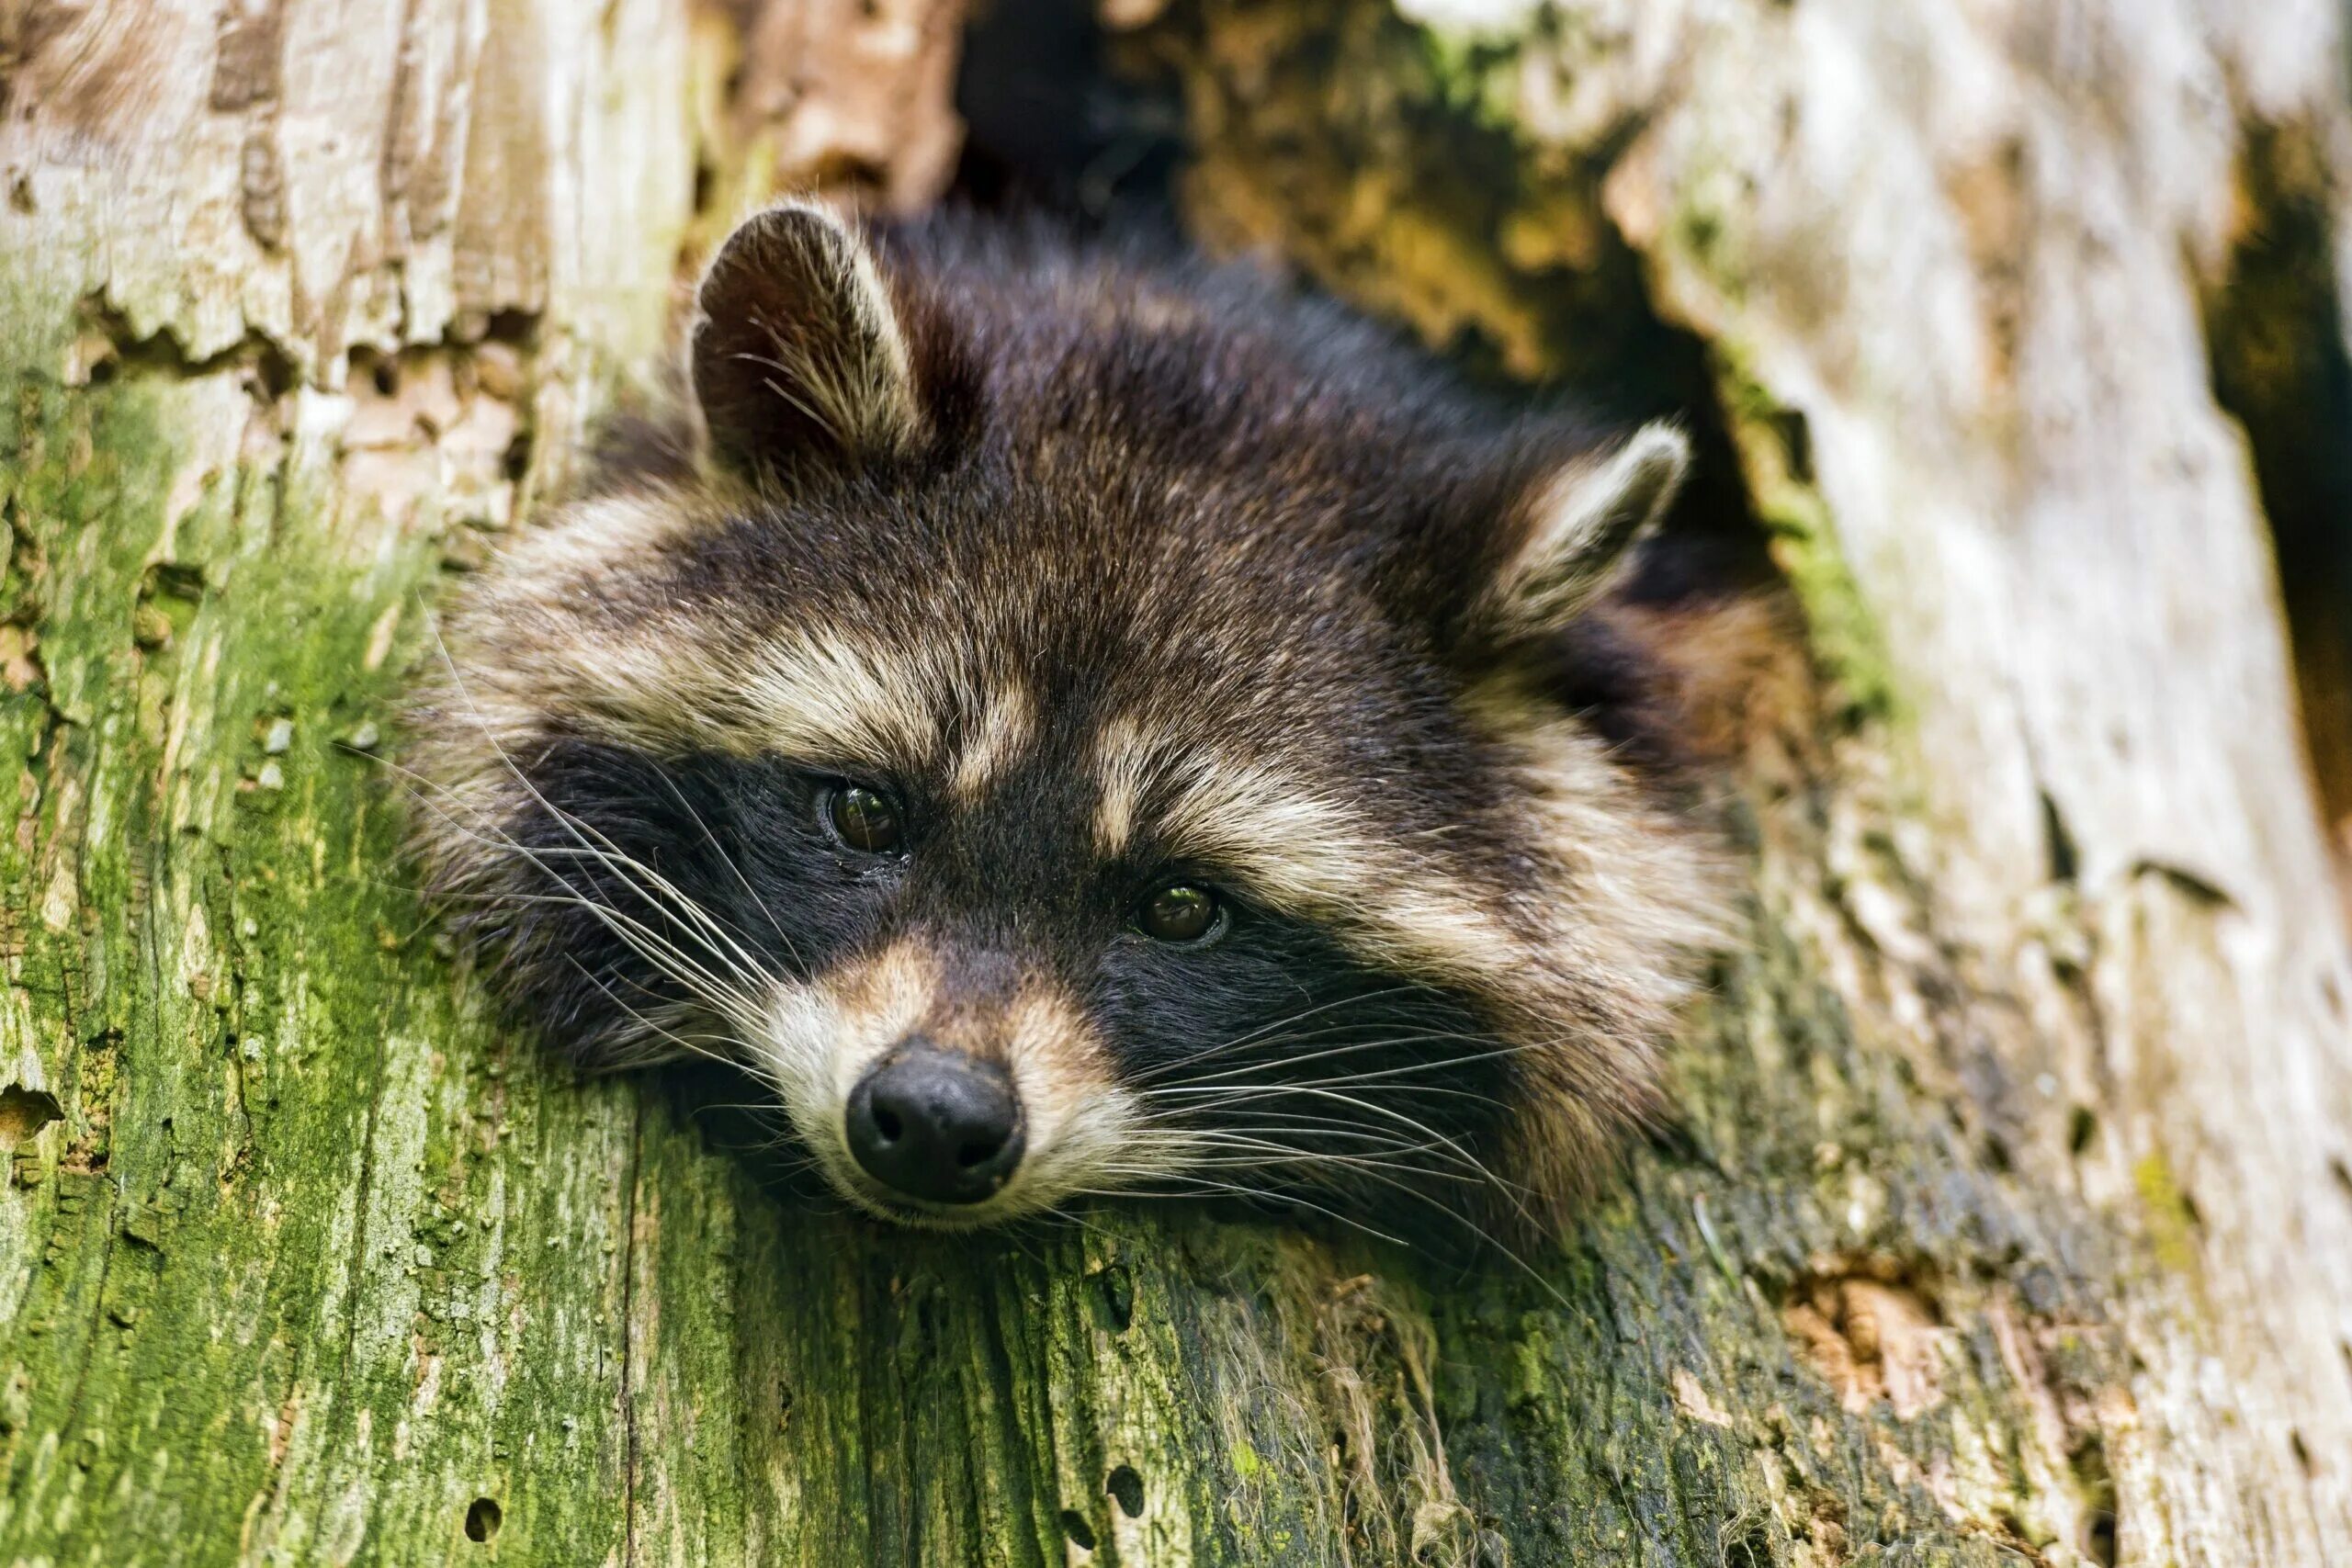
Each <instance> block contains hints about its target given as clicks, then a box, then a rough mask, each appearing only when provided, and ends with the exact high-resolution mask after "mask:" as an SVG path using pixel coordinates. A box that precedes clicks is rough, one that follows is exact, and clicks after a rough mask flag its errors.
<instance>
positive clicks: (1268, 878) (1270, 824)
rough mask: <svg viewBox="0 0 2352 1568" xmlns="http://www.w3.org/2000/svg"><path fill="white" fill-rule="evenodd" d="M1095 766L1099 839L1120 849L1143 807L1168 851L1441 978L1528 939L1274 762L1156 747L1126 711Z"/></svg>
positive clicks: (1483, 967) (1479, 974)
mask: <svg viewBox="0 0 2352 1568" xmlns="http://www.w3.org/2000/svg"><path fill="white" fill-rule="evenodd" d="M1094 772H1095V776H1096V780H1097V784H1098V788H1099V790H1100V794H1099V795H1098V796H1097V799H1096V805H1095V814H1094V833H1095V841H1096V843H1097V845H1098V846H1099V847H1101V848H1102V849H1103V851H1104V852H1106V853H1117V852H1123V851H1125V849H1126V848H1127V846H1128V844H1129V843H1130V842H1131V840H1134V839H1135V838H1136V835H1137V833H1138V831H1139V829H1140V828H1142V827H1143V826H1146V823H1145V818H1146V816H1147V815H1148V830H1149V832H1150V834H1151V835H1152V837H1153V839H1154V841H1155V843H1156V844H1157V845H1158V847H1159V849H1160V850H1161V852H1163V853H1164V854H1165V855H1166V856H1167V857H1168V858H1170V859H1175V860H1187V861H1196V862H1200V863H1204V864H1207V865H1210V866H1216V867H1222V868H1225V869H1226V870H1227V871H1228V873H1229V874H1232V875H1234V876H1236V877H1237V878H1238V880H1239V881H1240V882H1241V883H1243V884H1244V888H1243V890H1244V891H1247V892H1250V893H1252V894H1255V895H1256V896H1258V897H1261V898H1263V899H1265V900H1266V901H1267V902H1268V903H1270V904H1272V905H1273V906H1275V907H1276V908H1281V909H1283V910H1285V911H1287V912H1290V913H1294V914H1299V915H1303V916H1306V917H1308V918H1310V919H1326V920H1329V921H1331V922H1332V923H1333V924H1334V925H1335V926H1337V927H1339V928H1340V930H1342V931H1345V932H1347V933H1348V934H1349V935H1350V936H1351V938H1352V940H1353V944H1354V945H1356V946H1358V947H1359V948H1362V949H1364V950H1367V951H1369V952H1372V953H1376V954H1378V955H1380V956H1382V957H1384V958H1388V959H1394V960H1397V961H1400V962H1403V963H1405V964H1407V965H1408V966H1409V967H1411V968H1414V969H1416V970H1419V971H1422V972H1425V973H1430V974H1433V975H1436V976H1452V977H1455V978H1464V979H1480V978H1486V977H1488V976H1492V975H1493V974H1494V973H1495V972H1496V970H1497V969H1498V967H1505V966H1508V965H1509V964H1510V963H1511V959H1510V954H1511V953H1514V952H1515V951H1517V950H1518V949H1519V948H1520V947H1521V945H1523V938H1521V937H1520V936H1519V935H1518V934H1517V933H1515V932H1512V931H1508V930H1507V929H1505V927H1504V926H1503V925H1502V923H1501V922H1500V921H1499V920H1498V919H1497V918H1496V917H1495V916H1494V914H1492V913H1491V912H1490V911H1489V910H1487V908H1483V907H1482V906H1481V905H1480V904H1479V903H1477V902H1476V901H1473V900H1471V899H1467V898H1463V897H1454V896H1452V895H1451V894H1449V892H1448V891H1447V889H1446V884H1447V883H1448V882H1449V881H1450V880H1451V879H1450V878H1449V877H1448V876H1447V874H1446V873H1445V871H1444V869H1443V868H1442V866H1440V865H1437V864H1434V863H1431V862H1430V860H1429V859H1428V858H1427V857H1425V856H1423V855H1421V854H1419V853H1415V852H1411V851H1409V850H1407V849H1404V848H1402V847H1400V846H1397V845H1395V844H1394V843H1388V842H1384V841H1383V840H1382V838H1381V836H1380V835H1379V834H1377V833H1376V832H1375V831H1374V829H1373V826H1372V824H1371V823H1370V822H1369V821H1367V820H1366V819H1365V818H1364V817H1363V813H1362V812H1361V811H1360V810H1358V809H1356V808H1355V807H1351V806H1348V805H1346V804H1344V803H1342V802H1340V801H1339V800H1336V799H1333V798H1329V797H1328V796H1326V795H1318V794H1317V793H1315V792H1313V791H1312V790H1310V789H1308V788H1306V787H1305V786H1302V785H1301V784H1298V783H1297V782H1295V780H1293V779H1290V778H1286V777H1283V775H1281V774H1280V773H1276V772H1274V771H1273V770H1272V769H1271V768H1268V767H1265V766H1262V765H1260V764H1256V763H1250V762H1240V761H1230V760H1227V759H1226V758H1223V757H1220V756H1218V755H1216V753H1215V752H1213V751H1211V750H1206V749H1204V748H1201V747H1198V746H1186V745H1183V744H1182V743H1181V742H1171V741H1164V740H1163V741H1159V742H1156V743H1155V741H1153V740H1151V739H1147V738H1146V736H1145V734H1144V732H1143V731H1142V729H1141V728H1139V727H1138V726H1137V725H1136V723H1135V722H1134V721H1133V720H1131V719H1126V718H1121V719H1118V720H1115V721H1114V722H1113V723H1111V724H1109V725H1106V726H1105V727H1104V728H1103V733H1102V736H1101V738H1100V739H1098V741H1097V743H1096V747H1095V764H1094ZM1155 784H1157V787H1156V788H1155V787H1154V785H1155ZM1154 795H1158V796H1160V797H1161V798H1157V799H1155V798H1152V797H1153V796H1154Z"/></svg>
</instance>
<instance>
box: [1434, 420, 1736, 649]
mask: <svg viewBox="0 0 2352 1568" xmlns="http://www.w3.org/2000/svg"><path fill="white" fill-rule="evenodd" d="M1690 467H1691V438H1690V437H1689V436H1687V435H1684V434H1682V432H1681V431H1679V430H1678V429H1676V428H1675V427H1674V426H1673V425H1671V424H1668V423H1664V422H1662V421H1660V422H1654V423H1649V424H1645V425H1644V426H1642V428H1641V429H1639V430H1637V431H1635V432H1634V434H1633V436H1632V437H1631V438H1630V439H1628V440H1627V441H1625V442H1624V443H1623V445H1621V446H1618V447H1617V448H1616V449H1615V450H1613V451H1609V452H1604V453H1602V454H1600V456H1599V457H1592V458H1586V459H1584V460H1581V461H1578V462H1575V463H1572V464H1570V465H1569V466H1568V467H1567V468H1564V469H1562V470H1561V471H1560V472H1558V473H1556V474H1554V475H1553V476H1552V477H1551V478H1550V479H1546V480H1544V482H1543V483H1542V484H1540V485H1538V486H1536V487H1535V489H1534V491H1532V494H1531V495H1530V496H1529V497H1528V499H1527V502H1525V507H1524V513H1523V521H1522V522H1521V525H1520V530H1521V531H1520V534H1519V536H1518V537H1517V539H1516V540H1515V541H1514V542H1513V543H1512V545H1511V546H1510V548H1509V550H1508V553H1507V554H1506V555H1505V557H1504V558H1503V560H1502V563H1501V565H1500V567H1499V568H1498V570H1496V572H1495V574H1494V576H1493V578H1492V579H1491V580H1490V581H1488V583H1487V590H1486V592H1485V593H1484V594H1483V595H1482V596H1481V598H1480V602H1479V604H1478V607H1477V611H1476V616H1475V619H1476V623H1477V625H1478V626H1479V629H1480V630H1482V631H1483V632H1484V633H1485V634H1486V635H1487V637H1491V638H1493V639H1495V640H1498V641H1503V642H1509V641H1513V640H1517V639H1520V638H1523V637H1535V636H1540V635H1542V634H1543V633H1544V632H1549V631H1556V630H1558V629H1559V628H1560V627H1562V626H1566V624H1567V623H1568V622H1569V621H1571V620H1573V619H1575V618H1576V616H1577V614H1578V613H1579V612H1580V611H1582V610H1583V609H1584V608H1585V606H1587V605H1588V604H1591V603H1592V602H1593V601H1594V600H1595V599H1597V598H1599V597H1600V595H1601V594H1602V593H1604V592H1607V591H1608V589H1609V588H1610V586H1611V584H1612V583H1614V582H1615V581H1617V578H1618V576H1619V574H1620V573H1621V572H1622V571H1623V570H1624V568H1625V566H1626V565H1627V563H1628V562H1630V561H1631V559H1632V558H1633V553H1634V546H1636V545H1638V544H1640V543H1641V541H1642V540H1643V538H1644V537H1645V536H1647V535H1648V533H1649V531H1650V530H1651V529H1652V528H1654V527H1656V526H1657V523H1658V520H1659V519H1660V518H1662V517H1664V516H1665V515H1666V510H1667V508H1668V506H1669V505H1670V504H1672V502H1673V501H1674V496H1675V492H1676V491H1679V490H1680V489H1681V487H1682V476H1683V475H1684V473H1686V472H1687V471H1688V470H1689V468H1690Z"/></svg>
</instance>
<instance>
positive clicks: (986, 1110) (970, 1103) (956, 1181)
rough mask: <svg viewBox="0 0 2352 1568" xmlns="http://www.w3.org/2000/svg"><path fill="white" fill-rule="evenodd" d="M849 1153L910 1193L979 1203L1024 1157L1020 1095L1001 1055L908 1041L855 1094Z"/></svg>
mask: <svg viewBox="0 0 2352 1568" xmlns="http://www.w3.org/2000/svg"><path fill="white" fill-rule="evenodd" d="M848 1131H849V1152H850V1153H851V1154H852V1155H853V1156H855V1157H856V1159H857V1163H858V1164H860V1165H862V1166H864V1167H865V1170H866V1174H868V1175H869V1176H872V1177H873V1178H874V1179H876V1180H877V1181H879V1182H881V1183H882V1184H883V1185H884V1186H886V1187H888V1188H891V1189H892V1190H896V1191H899V1192H903V1193H905V1194H906V1195H907V1196H908V1197H910V1198H921V1199H922V1200H924V1201H927V1202H933V1203H977V1202H978V1201H980V1200H981V1199H983V1198H986V1197H988V1196H989V1194H990V1193H992V1192H994V1191H995V1190H997V1189H998V1188H1000V1187H1002V1186H1003V1185H1004V1184H1005V1181H1006V1179H1009V1178H1010V1177H1011V1176H1012V1168H1013V1167H1015V1166H1017V1165H1019V1164H1020V1163H1021V1150H1022V1145H1023V1141H1024V1138H1023V1130H1022V1125H1021V1101H1020V1100H1019V1098H1018V1097H1016V1096H1015V1095H1014V1094H1013V1092H1012V1080H1011V1079H1010V1078H1008V1077H1006V1076H1005V1072H1004V1069H1003V1068H1002V1067H1000V1066H997V1065H996V1064H995V1063H994V1062H983V1061H981V1060H980V1059H979V1058H978V1057H976V1056H967V1055H964V1054H963V1053H962V1052H960V1051H943V1050H940V1049H939V1048H938V1047H936V1046H933V1045H927V1044H920V1043H918V1044H911V1045H905V1046H901V1047H900V1048H899V1049H898V1050H896V1051H894V1052H892V1053H891V1054H890V1055H888V1056H886V1057H884V1058H883V1059H882V1061H881V1062H880V1063H878V1064H877V1065H876V1066H875V1067H874V1069H873V1070H872V1071H870V1072H868V1073H867V1074H866V1075H865V1077H864V1078H863V1079H861V1080H860V1081H859V1083H858V1086H857V1088H856V1089H853V1090H851V1091H850V1097H849V1128H848Z"/></svg>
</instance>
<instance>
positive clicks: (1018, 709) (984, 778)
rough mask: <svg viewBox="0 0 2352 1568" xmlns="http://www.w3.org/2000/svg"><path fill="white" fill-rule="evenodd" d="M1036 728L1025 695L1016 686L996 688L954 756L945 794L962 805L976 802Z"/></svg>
mask: <svg viewBox="0 0 2352 1568" xmlns="http://www.w3.org/2000/svg"><path fill="white" fill-rule="evenodd" d="M1036 728H1037V725H1036V710H1035V705H1034V704H1032V703H1031V702H1030V700H1029V694H1028V693H1027V692H1025V691H1023V689H1022V688H1021V687H1019V686H1014V685H1004V686H1000V687H998V688H997V689H996V690H995V691H994V692H992V693H991V694H989V701H988V705H987V706H986V707H984V708H982V709H981V710H980V715H979V717H978V721H977V722H976V723H974V724H973V725H972V726H971V727H970V728H969V731H968V733H967V737H966V739H965V741H964V745H963V749H962V750H960V751H958V752H957V753H956V764H955V768H954V770H953V771H952V772H951V773H949V775H948V784H947V788H948V793H949V794H950V795H952V796H954V797H955V798H956V800H958V801H960V802H962V803H964V804H965V805H970V804H971V803H972V802H974V801H977V800H978V799H979V798H980V797H981V796H982V795H985V794H987V793H988V790H989V786H990V785H991V784H994V783H995V782H996V780H997V778H998V776H999V775H1000V774H1001V773H1003V772H1004V770H1005V769H1006V768H1007V767H1009V766H1010V765H1011V764H1012V760H1013V758H1014V757H1015V756H1016V755H1018V754H1019V752H1020V751H1021V750H1022V749H1023V747H1025V746H1027V745H1028V744H1029V742H1030V740H1031V739H1033V738H1034V737H1035V734H1036Z"/></svg>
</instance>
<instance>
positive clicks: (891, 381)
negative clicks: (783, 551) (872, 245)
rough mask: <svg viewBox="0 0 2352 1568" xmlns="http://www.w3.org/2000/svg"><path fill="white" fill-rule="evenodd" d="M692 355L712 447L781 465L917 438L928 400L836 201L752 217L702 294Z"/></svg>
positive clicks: (902, 445) (833, 458)
mask: <svg viewBox="0 0 2352 1568" xmlns="http://www.w3.org/2000/svg"><path fill="white" fill-rule="evenodd" d="M695 305H696V312H695V313H696V317H697V320H696V321H695V331H694V345H693V349H692V353H691V358H690V367H691V369H692V371H693V375H694V388H695V400H696V401H697V402H698V403H699V404H700V405H701V408H702V415H703V423H704V425H705V427H706V428H707V430H708V431H709V433H710V445H711V450H712V454H713V456H715V457H717V458H718V460H719V461H720V462H721V463H723V464H725V465H727V466H728V467H730V468H735V469H737V470H738V471H740V472H745V473H751V474H754V475H759V476H767V477H773V476H775V475H777V474H789V473H791V472H793V471H794V470H795V469H797V468H804V467H806V466H807V465H808V464H809V463H810V462H812V461H814V462H818V463H833V464H839V463H843V462H854V461H856V460H858V459H861V458H868V457H881V456H885V455H888V454H890V453H893V452H899V451H904V450H906V449H908V448H909V447H911V446H914V445H915V444H916V443H917V442H918V441H919V440H920V439H921V437H922V423H923V421H922V405H921V403H920V401H919V400H918V399H917V397H916V389H915V378H914V370H913V367H912V364H911V362H910V355H909V353H908V349H907V338H906V333H905V331H904V330H903V328H902V327H901V325H900V323H899V312H898V310H897V308H896V306H895V305H894V304H893V302H892V300H891V298H890V290H889V288H888V284H886V283H885V282H884V280H883V276H882V271H881V268H880V266H879V265H876V261H875V258H874V254H873V252H872V251H871V250H869V249H868V248H867V246H866V243H865V239H864V237H863V236H861V235H860V234H859V233H858V232H857V231H855V230H854V228H852V227H851V225H850V224H849V222H848V221H847V220H844V219H843V218H842V217H841V216H840V215H839V214H837V213H835V212H834V211H832V210H831V209H829V208H824V207H820V206H817V205H815V204H814V203H810V202H787V203H786V204H785V205H783V206H781V207H772V208H770V209H767V210H766V211H764V212H761V213H757V214H755V215H753V216H752V217H751V218H749V219H746V220H744V221H743V223H742V224H741V226H740V227H738V228H737V229H736V231H734V232H733V233H731V234H729V236H728V237H727V240H726V243H723V244H721V245H720V246H719V247H718V255H716V256H714V257H713V258H712V259H711V264H710V269H709V271H707V273H705V274H704V275H703V280H702V288H701V290H700V292H699V293H698V294H697V295H696V297H695Z"/></svg>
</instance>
